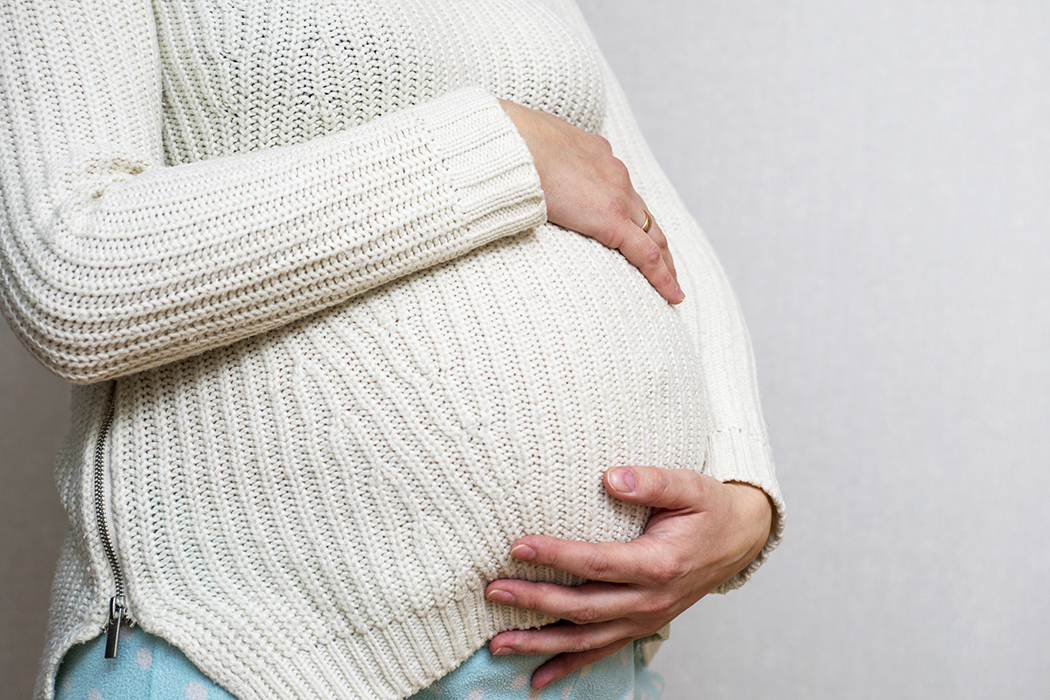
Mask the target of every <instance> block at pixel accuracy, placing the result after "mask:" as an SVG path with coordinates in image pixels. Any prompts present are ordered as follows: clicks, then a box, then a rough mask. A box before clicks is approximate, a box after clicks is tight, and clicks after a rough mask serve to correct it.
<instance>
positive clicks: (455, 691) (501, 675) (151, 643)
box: [55, 629, 663, 700]
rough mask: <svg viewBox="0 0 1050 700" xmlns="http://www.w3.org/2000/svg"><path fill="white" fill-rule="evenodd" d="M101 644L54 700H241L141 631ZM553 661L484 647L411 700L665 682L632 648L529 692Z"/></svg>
mask: <svg viewBox="0 0 1050 700" xmlns="http://www.w3.org/2000/svg"><path fill="white" fill-rule="evenodd" d="M105 644H106V640H105V637H104V636H100V637H98V638H96V639H94V640H92V641H90V642H87V643H86V644H81V645H79V646H76V647H73V648H72V649H70V651H69V653H68V654H67V655H66V657H65V659H64V660H63V661H62V666H61V668H60V670H59V672H58V680H57V684H56V688H55V691H56V692H55V697H56V699H57V700H85V699H86V700H236V698H234V697H233V696H232V695H230V694H229V693H228V692H226V690H224V689H223V688H221V687H220V686H218V685H216V684H215V683H213V682H212V681H211V679H209V678H208V677H207V676H205V675H204V674H203V673H201V672H200V671H199V670H198V669H197V667H196V666H194V665H193V664H192V663H190V661H189V660H188V659H187V658H186V657H185V656H184V655H183V654H182V652H181V651H179V650H178V649H177V648H175V647H173V646H172V645H170V644H168V643H167V642H165V641H164V640H163V639H161V638H160V637H156V636H154V635H151V634H147V633H145V632H143V631H142V630H139V629H125V630H123V631H122V632H121V653H120V656H119V657H118V658H116V659H106V658H103V650H104V648H105ZM548 658H550V657H549V656H493V655H492V654H490V653H489V650H488V647H483V648H482V649H480V650H478V651H477V652H475V653H474V655H473V656H471V657H470V658H469V659H467V660H466V661H465V662H464V663H463V664H462V665H461V666H460V667H459V668H457V669H456V670H455V671H453V672H452V673H450V674H448V675H447V676H445V677H444V678H442V679H440V680H439V681H437V682H435V683H434V684H432V685H431V686H430V687H428V688H424V689H423V690H421V691H419V692H418V693H416V694H415V695H413V696H412V697H411V698H409V700H538V699H539V698H545V699H547V700H573V699H575V700H606V699H608V700H658V699H659V697H660V693H661V691H662V690H663V679H662V678H661V677H660V675H659V674H658V673H655V672H654V671H651V670H649V668H648V667H647V666H645V665H644V664H643V663H642V659H641V654H640V653H635V648H634V644H629V645H628V646H626V647H624V649H623V650H622V651H620V652H619V653H618V654H613V655H612V656H609V657H607V658H605V659H602V660H601V661H598V662H596V663H593V664H591V665H590V666H585V667H584V668H582V669H580V670H579V671H577V672H575V673H573V674H571V675H569V676H568V677H566V678H562V679H561V680H559V681H557V682H555V683H551V684H550V685H548V686H547V687H546V688H544V689H542V690H537V689H536V688H533V687H532V686H531V685H529V679H530V678H531V677H532V673H533V671H535V670H536V669H537V668H539V666H540V664H542V663H543V662H544V661H546V660H547V659H548Z"/></svg>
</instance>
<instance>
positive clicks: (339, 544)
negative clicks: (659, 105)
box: [0, 0, 782, 700]
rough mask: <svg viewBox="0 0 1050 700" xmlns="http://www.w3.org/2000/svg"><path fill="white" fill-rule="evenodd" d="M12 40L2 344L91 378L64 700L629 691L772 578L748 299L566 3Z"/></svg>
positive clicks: (158, 4) (65, 572)
mask: <svg viewBox="0 0 1050 700" xmlns="http://www.w3.org/2000/svg"><path fill="white" fill-rule="evenodd" d="M0 19H2V21H0V61H2V63H0V109H2V115H0V177H2V181H0V184H2V188H3V189H2V193H3V207H4V216H3V218H2V219H0V222H2V223H0V226H2V228H0V234H2V239H0V245H2V247H0V272H2V303H3V310H4V314H5V316H6V318H7V319H8V322H9V323H10V325H11V327H12V328H13V329H14V330H15V332H16V333H18V334H19V336H20V338H21V339H22V341H23V342H24V343H25V345H26V346H27V347H28V348H29V349H30V350H31V351H32V352H33V353H34V354H35V355H36V356H37V357H38V358H39V359H40V361H41V362H43V363H44V364H45V365H47V366H48V367H49V368H51V369H52V370H53V371H54V372H56V373H57V374H59V375H61V376H62V377H64V378H66V379H68V380H70V381H71V382H73V383H74V384H76V386H75V387H74V391H73V402H72V412H73V421H72V430H71V432H70V435H69V437H68V439H67V441H66V443H65V446H64V448H63V450H62V451H61V453H60V455H59V457H58V461H57V480H58V487H59V490H60V493H61V497H62V500H63V504H64V506H65V509H66V512H67V513H68V516H69V520H70V528H69V531H68V534H67V537H66V540H65V543H64V546H63V550H62V555H61V559H60V561H59V564H58V570H57V574H56V579H55V584H54V588H53V593H52V596H53V602H52V609H51V624H50V628H49V632H48V642H47V648H46V650H45V657H44V664H43V668H42V671H41V675H40V680H39V684H38V689H37V695H38V697H40V698H51V697H53V696H54V695H55V694H56V692H57V693H58V695H59V696H60V697H65V696H66V695H68V696H70V697H71V696H72V695H73V694H74V689H75V688H80V687H84V688H92V689H93V692H95V693H96V694H97V696H98V697H105V698H111V697H115V696H114V695H113V693H115V692H116V691H112V692H111V691H109V690H107V691H105V693H103V692H102V691H99V690H97V688H96V686H95V685H94V684H96V683H104V682H106V683H111V682H117V685H118V686H119V685H120V684H121V683H123V684H124V686H121V687H131V685H129V684H132V683H133V682H134V681H133V679H131V680H129V678H130V676H129V677H125V676H124V675H121V674H125V673H131V671H125V669H127V668H132V667H135V664H134V663H132V662H129V661H127V659H128V657H129V654H128V653H127V651H126V649H127V648H128V647H129V646H130V645H132V644H135V645H136V646H134V647H131V648H133V649H138V652H137V653H136V654H131V655H130V656H132V657H134V658H133V659H132V661H134V662H137V663H138V666H137V667H135V668H138V669H140V670H145V669H148V670H149V672H150V674H152V675H151V676H150V677H151V679H152V680H151V683H152V684H153V685H152V688H153V690H151V691H150V692H151V693H153V695H151V696H150V697H161V695H159V694H157V693H159V692H160V689H162V688H165V687H168V686H169V685H170V686H171V687H172V688H176V689H177V690H178V689H179V688H183V687H184V688H185V693H184V694H183V695H178V693H182V690H178V692H177V693H176V694H174V695H172V697H190V698H194V697H196V698H201V697H211V696H210V695H209V693H229V694H232V695H233V696H234V697H236V698H239V699H240V700H264V699H265V700H271V699H273V698H294V699H306V698H405V697H409V696H412V695H413V694H415V693H423V694H425V693H430V694H431V695H437V694H438V693H441V697H456V695H455V692H458V691H455V692H454V691H453V690H451V689H452V688H453V687H454V686H455V687H460V686H457V685H455V683H454V682H453V681H455V680H456V678H457V677H458V678H462V677H463V676H464V674H468V673H473V674H475V675H477V676H478V677H487V678H489V679H490V680H491V679H493V678H495V679H496V680H495V681H492V682H494V683H495V684H496V685H498V686H500V687H506V689H507V693H512V692H516V691H520V692H521V693H522V697H524V693H526V692H527V691H528V688H527V687H525V688H522V683H521V682H519V681H518V679H519V678H520V675H518V672H519V671H521V669H522V668H524V669H526V672H527V673H528V674H531V682H532V685H533V686H535V687H541V686H545V685H548V684H550V683H552V682H555V681H557V682H558V683H562V684H565V683H569V682H570V681H571V679H572V678H573V677H575V678H581V677H582V676H583V675H584V672H585V671H587V669H591V668H593V670H594V672H593V673H589V674H588V677H591V679H592V681H595V682H598V683H599V685H596V686H593V687H595V688H597V687H602V688H605V687H606V686H602V685H600V683H601V682H604V680H603V678H605V677H606V676H607V677H608V678H611V677H612V675H614V674H613V668H612V667H613V666H614V665H620V664H619V662H616V664H612V663H607V662H610V660H612V659H615V658H619V657H621V656H622V658H624V659H626V658H627V656H626V654H627V652H628V651H631V652H632V653H634V654H635V656H636V657H637V658H638V659H639V660H640V662H645V661H647V660H648V658H649V657H650V656H651V654H652V652H653V651H654V650H655V647H656V645H657V644H658V643H659V640H660V639H661V638H662V635H663V631H662V628H663V627H665V625H666V623H667V622H668V621H669V620H670V619H671V618H673V617H674V616H675V615H677V614H678V613H680V612H681V611H682V610H684V609H685V608H687V607H688V606H689V605H691V604H692V603H693V602H695V601H696V600H697V599H699V598H700V597H702V596H703V595H705V594H706V593H707V592H709V591H711V590H715V589H721V590H727V589H729V588H732V587H734V586H736V585H739V584H740V583H742V582H743V581H744V580H745V579H746V577H747V576H749V575H750V573H751V572H752V571H753V570H754V569H755V568H756V567H757V566H758V565H759V563H760V561H761V560H762V559H763V558H764V556H765V554H766V553H768V551H769V550H770V549H771V548H772V547H773V546H775V544H776V542H777V541H778V539H779V534H780V527H781V523H782V519H781V513H782V504H781V501H780V495H779V491H778V487H777V484H776V479H775V475H774V472H773V467H772V462H771V459H770V456H769V450H768V445H767V441H766V438H765V428H764V424H763V421H762V418H761V414H760V411H759V406H758V399H757V394H756V384H755V379H754V371H753V362H752V359H751V353H750V347H749V343H748V339H747V334H746V331H745V328H744V325H743V322H742V320H741V318H740V315H739V312H738V310H737V306H736V303H735V301H734V299H733V296H732V294H731V292H730V291H729V289H728V286H727V283H726V280H725V278H724V275H723V273H722V271H721V269H720V268H719V266H718V263H717V262H716V260H715V259H714V257H713V254H712V253H711V251H710V249H709V248H708V246H707V244H706V242H705V240H704V239H703V237H702V235H701V233H700V232H699V230H698V229H697V227H696V225H695V224H694V223H693V221H692V220H691V219H690V217H689V216H688V214H687V213H686V212H685V211H684V209H683V207H682V205H681V203H680V201H679V200H678V198H677V196H676V195H675V193H674V192H673V190H672V189H671V188H670V186H669V185H668V184H667V183H666V181H665V180H664V178H663V176H662V174H661V173H660V171H659V169H658V167H657V166H656V165H655V163H654V162H653V160H652V157H651V155H650V154H649V152H648V150H647V148H646V146H645V144H644V142H643V140H642V138H641V136H640V135H639V133H638V130H637V128H636V127H635V125H634V123H633V121H632V118H631V116H630V112H629V110H628V108H627V106H626V103H625V101H624V98H623V96H622V94H621V93H620V91H619V88H618V87H617V85H616V82H615V79H614V78H613V77H612V75H611V74H610V72H609V71H608V68H607V66H606V64H605V63H604V62H603V60H602V58H601V56H600V55H599V53H598V51H597V48H596V46H595V44H594V42H593V39H592V38H591V37H590V34H589V32H588V30H587V28H586V26H585V25H584V23H583V19H582V17H581V15H580V13H579V10H578V9H577V8H576V7H575V5H574V4H573V3H572V1H571V0H547V1H544V2H540V1H538V0H153V2H149V0H78V1H77V2H67V1H65V0H54V1H52V2H41V1H39V0H12V1H10V2H6V3H5V4H4V5H3V8H2V10H0ZM599 134H600V136H599ZM613 153H615V157H614V156H613V155H612V154H613ZM625 164H626V165H625ZM628 173H629V175H628ZM668 239H669V240H670V248H669V247H668V243H667V240H668ZM670 250H673V251H674V254H675V257H674V259H672V258H671V255H670V252H669V251H670ZM683 290H684V293H683ZM683 296H684V298H685V302H684V303H680V302H682V300H683ZM643 532H644V534H643ZM585 581H586V582H585ZM580 584H582V585H580ZM556 620H561V621H562V622H561V623H559V624H549V623H552V622H554V621H556ZM144 640H151V641H150V643H151V644H154V645H155V646H153V647H150V649H153V650H154V651H153V652H150V653H148V654H142V653H141V652H142V650H143V649H145V648H146V647H142V646H141V645H142V644H144V643H145V641H144ZM167 645H170V648H169V647H168V646H167ZM122 647H124V648H122ZM162 648H163V649H169V651H170V652H171V653H167V652H165V654H166V655H165V656H164V659H167V661H165V662H164V663H163V664H162V663H161V660H162V659H161V654H160V650H161V649H162ZM71 650H72V651H71ZM104 657H116V658H104ZM511 659H513V660H515V661H514V663H515V664H517V665H513V664H512V665H509V666H500V664H499V662H500V660H511ZM63 660H65V663H63ZM106 664H109V665H108V666H107V665H106ZM530 664H531V665H530ZM588 664H591V666H587V665H588ZM603 664H604V665H603ZM60 666H61V667H62V669H63V670H62V675H61V677H60V679H59V683H58V687H57V688H56V680H55V679H56V674H58V671H59V668H60ZM585 666H586V668H584V667H585ZM632 668H633V665H632ZM639 668H640V667H639ZM578 669H581V670H579V673H574V672H576V671H577V670H578ZM603 669H604V670H603ZM639 672H641V670H639ZM165 673H168V674H169V675H168V676H165V675H164V674H165ZM179 674H183V675H179ZM185 674H189V677H196V678H199V682H198V681H196V680H193V681H190V682H187V683H185V684H184V685H179V683H182V681H181V680H180V681H179V682H178V683H176V682H175V681H172V680H171V679H173V678H178V679H182V678H184V677H187V676H186V675H185ZM193 674H196V676H193ZM457 674H459V676H457ZM500 674H504V676H506V677H504V678H502V679H501V678H500ZM603 674H604V675H603ZM526 677H528V676H526ZM114 679H116V680H114ZM595 679H597V680H595ZM74 681H76V684H75V683H74ZM118 681H119V682H118ZM479 682H480V681H479ZM631 682H632V681H630V680H628V681H627V683H628V689H629V687H630V686H629V684H630V683H631ZM81 683H83V684H86V685H83V686H81V685H77V684H81ZM212 683H215V684H217V685H209V684H212ZM468 686H469V688H471V689H470V690H467V691H466V692H464V694H463V697H472V698H477V697H482V695H478V694H477V693H482V694H483V695H484V697H486V698H492V697H497V695H494V694H493V693H495V692H496V691H494V690H493V691H489V690H484V689H481V687H480V686H477V687H475V686H473V685H470V684H467V685H466V686H462V687H464V688H467V687H468ZM107 687H109V686H107ZM112 687H116V686H112ZM220 687H221V688H220ZM583 687H584V684H582V681H581V684H580V685H579V687H578V688H577V690H576V691H573V690H572V689H571V686H564V688H565V689H567V691H566V692H563V694H562V695H561V697H569V696H570V694H571V693H572V692H576V697H617V698H618V697H622V696H623V694H624V692H625V691H624V690H623V689H622V688H620V689H609V690H608V691H605V690H603V691H601V692H602V693H606V692H607V694H606V695H601V694H597V693H598V692H599V691H594V690H592V691H588V692H589V693H590V694H589V695H588V694H581V693H582V692H583V691H581V690H579V688H583ZM610 687H611V686H610ZM475 691H476V692H475ZM76 692H79V691H76ZM84 692H85V694H89V693H88V691H84ZM136 692H138V691H136ZM173 692H174V691H173ZM485 693H488V694H485ZM64 694H65V695H64ZM422 696H423V695H420V697H422ZM130 697H136V695H135V694H134V693H131V694H130ZM138 697H145V696H144V695H141V694H140V695H138ZM216 697H217V695H216ZM506 697H512V695H510V694H508V695H506Z"/></svg>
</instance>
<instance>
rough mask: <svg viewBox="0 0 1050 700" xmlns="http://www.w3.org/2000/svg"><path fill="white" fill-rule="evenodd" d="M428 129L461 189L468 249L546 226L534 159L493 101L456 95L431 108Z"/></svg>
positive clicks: (474, 94) (467, 92)
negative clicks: (542, 225) (544, 224)
mask: <svg viewBox="0 0 1050 700" xmlns="http://www.w3.org/2000/svg"><path fill="white" fill-rule="evenodd" d="M423 124H424V128H426V129H427V131H428V132H429V133H430V135H431V137H432V139H433V141H432V143H433V145H434V147H435V148H436V149H437V150H438V151H439V153H440V155H441V159H442V162H443V163H444V164H445V166H446V167H447V168H448V172H449V176H450V178H451V180H452V183H453V186H454V187H455V189H456V195H457V197H456V204H455V211H456V213H457V214H458V215H459V216H461V217H462V218H463V224H464V228H463V230H462V235H463V239H464V240H463V241H462V244H463V248H464V249H466V250H469V249H473V248H476V247H477V246H479V245H483V244H484V243H487V242H489V241H491V240H495V239H497V238H500V237H501V236H506V235H510V234H514V233H518V232H521V231H524V230H526V229H530V228H535V227H536V226H539V225H540V224H542V223H544V222H545V221H546V220H547V209H546V203H545V201H544V198H543V190H542V189H541V188H540V177H539V174H538V173H537V172H536V168H535V166H534V164H533V160H532V153H531V152H530V151H529V149H528V146H527V145H526V144H525V139H524V138H522V136H521V134H520V133H518V130H517V127H515V126H514V122H513V121H511V119H510V117H509V116H508V115H507V113H506V112H505V111H504V110H503V108H502V107H501V106H500V104H499V101H498V100H497V99H496V98H495V97H494V96H492V95H491V94H489V93H487V92H485V91H484V90H482V89H480V88H466V89H463V90H457V91H455V92H453V93H450V94H449V95H446V96H444V97H440V98H438V99H436V100H434V101H433V102H430V103H428V104H427V105H426V116H425V117H424V118H423ZM457 247H458V246H457Z"/></svg>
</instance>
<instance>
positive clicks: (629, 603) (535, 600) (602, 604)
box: [485, 579, 657, 625]
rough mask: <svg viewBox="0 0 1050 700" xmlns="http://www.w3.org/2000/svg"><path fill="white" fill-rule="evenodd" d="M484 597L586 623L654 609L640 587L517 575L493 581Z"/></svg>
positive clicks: (576, 622)
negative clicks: (557, 581)
mask: <svg viewBox="0 0 1050 700" xmlns="http://www.w3.org/2000/svg"><path fill="white" fill-rule="evenodd" d="M485 597H486V598H488V599H489V600H491V601H492V602H494V603H500V604H502V605H511V606H513V607H516V608H524V609H526V610H532V611H534V612H538V613H542V614H544V615H547V616H549V617H556V618H558V619H559V620H567V621H569V622H572V623H575V624H577V625H589V624H594V623H596V622H606V621H608V620H615V619H617V618H621V617H628V616H631V615H635V614H637V613H639V612H648V611H649V610H650V609H652V610H654V611H655V610H656V608H657V606H655V605H651V604H650V602H649V600H648V599H647V593H645V592H643V590H642V589H638V588H634V587H631V586H624V585H620V584H611V583H585V584H584V585H582V586H578V587H575V586H559V585H556V584H553V583H533V582H530V581H521V580H517V579H501V580H499V581H493V582H492V583H490V584H489V585H488V587H487V588H486V589H485Z"/></svg>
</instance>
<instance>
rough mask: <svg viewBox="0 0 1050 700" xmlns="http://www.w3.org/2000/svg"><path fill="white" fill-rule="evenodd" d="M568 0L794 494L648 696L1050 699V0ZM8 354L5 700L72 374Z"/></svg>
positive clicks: (42, 611)
mask: <svg viewBox="0 0 1050 700" xmlns="http://www.w3.org/2000/svg"><path fill="white" fill-rule="evenodd" d="M581 4H582V7H583V9H584V11H585V12H586V14H587V16H588V18H589V19H590V21H591V23H592V27H593V28H594V30H595V32H596V34H597V35H598V39H599V41H600V42H601V43H602V45H603V47H604V49H605V51H606V53H607V55H608V57H609V59H610V60H611V62H612V63H613V65H614V67H615V69H616V71H617V73H618V75H619V76H620V79H621V82H622V83H623V85H624V87H625V89H626V90H627V93H628V95H629V96H630V98H631V100H632V104H633V105H634V107H635V110H636V113H637V116H638V119H639V122H640V123H641V126H642V128H643V130H644V131H645V132H646V133H647V135H648V136H649V138H650V143H651V145H652V147H653V149H654V151H655V152H656V154H657V157H658V158H659V159H660V161H661V162H662V163H663V165H664V167H665V168H666V169H667V171H668V173H669V174H670V176H671V179H672V180H673V181H674V182H675V183H676V185H677V186H678V188H679V191H680V192H681V194H682V196H683V198H684V199H685V201H686V202H687V204H688V205H689V206H690V208H691V210H692V211H693V213H694V214H695V215H696V217H697V218H698V219H699V220H700V222H701V224H702V225H703V226H704V228H705V230H706V231H707V234H708V236H709V237H710V238H711V240H712V241H713V243H714V244H715V247H716V249H717V250H718V251H719V252H720V255H721V257H722V261H723V263H724V264H725V266H726V268H727V270H728V272H729V275H730V277H731V279H732V280H733V283H734V286H735V288H736V291H737V293H738V295H739V297H740V299H741V303H742V305H743V308H744V311H745V313H746V315H747V318H748V322H749V326H750V329H751V333H752V338H753V341H754V344H755V351H756V356H757V359H758V364H759V374H760V378H761V384H762V389H763V396H764V405H765V411H766V418H767V420H768V422H769V424H770V434H771V438H772V441H773V447H774V451H775V455H776V457H777V460H778V465H779V470H780V479H781V484H782V486H783V488H784V492H785V496H786V498H787V502H788V508H789V513H788V523H787V524H788V529H787V536H786V539H785V541H784V543H783V545H782V546H781V548H780V549H779V550H778V551H777V552H776V553H775V554H774V555H773V556H772V558H771V559H770V560H769V562H768V563H767V564H766V565H765V566H764V567H763V568H762V569H761V570H760V571H759V572H758V574H757V575H756V576H755V578H754V580H753V581H752V582H751V583H749V584H748V585H747V586H746V587H745V588H744V589H742V590H740V591H737V592H734V593H731V594H729V595H727V596H723V597H712V598H708V599H705V600H703V601H701V602H700V603H699V604H698V605H697V606H695V607H694V608H693V609H692V610H690V611H689V612H688V613H686V614H685V615H684V616H683V617H682V618H680V619H679V621H678V622H677V623H676V625H675V627H674V630H673V639H672V641H671V642H670V643H668V644H667V645H665V647H664V649H663V650H662V651H661V652H660V654H659V655H658V656H657V659H656V661H655V662H654V665H655V666H656V668H657V669H658V670H660V671H661V672H662V673H664V675H665V677H666V680H667V691H666V693H665V700H685V699H688V700H693V699H695V698H770V699H774V698H775V699H777V700H781V699H790V698H820V699H821V700H825V699H826V700H840V699H843V698H879V699H882V698H902V699H903V698H923V699H928V698H951V699H953V700H955V699H967V698H1004V697H1008V698H1012V699H1026V698H1033V699H1035V698H1047V697H1050V671H1048V670H1047V669H1050V630H1048V623H1050V548H1048V546H1047V545H1046V543H1045V533H1047V532H1050V508H1047V506H1046V504H1045V501H1046V495H1045V494H1046V493H1047V490H1048V486H1050V468H1048V467H1050V441H1048V438H1047V435H1048V434H1050V430H1048V426H1050V363H1048V362H1047V348H1048V347H1050V5H1047V4H1046V3H1045V2H1042V0H1024V1H1016V2H1012V1H1009V0H984V1H975V0H951V1H949V0H919V1H916V0H909V1H904V0H880V1H879V2H874V1H869V2H841V1H833V0H790V1H788V2H771V1H768V0H767V1H766V2H749V1H747V0H718V1H712V0H704V1H703V2H695V1H692V0H647V1H646V2H624V1H623V0H606V1H603V0H582V2H581ZM686 303H695V301H694V300H687V302H686ZM0 353H2V355H0V357H2V360H3V361H2V365H0V470H2V471H0V473H2V474H3V486H2V487H0V698H3V699H4V700H6V699H7V698H26V697H28V695H29V692H30V688H31V686H32V682H33V678H34V676H35V674H36V664H37V659H38V658H39V655H40V651H41V649H42V644H43V630H44V623H45V618H46V605H47V598H48V587H49V584H50V576H51V572H52V570H53V566H54V561H55V558H56V556H57V551H58V546H59V543H60V538H61V535H62V530H63V527H64V524H63V520H62V515H61V511H60V509H59V507H58V503H57V497H56V496H55V494H54V487H53V485H52V481H51V461H52V454H53V453H54V450H55V448H56V447H57V444H58V442H59V441H60V439H61V437H62V433H63V432H64V430H65V426H66V424H67V421H68V418H67V416H66V412H67V406H66V402H67V393H68V392H67V390H66V388H65V387H64V386H63V385H62V383H61V382H60V381H58V380H57V379H54V378H52V377H50V376H49V375H48V374H47V373H46V372H45V371H44V370H43V369H41V368H40V367H39V366H38V365H37V364H36V363H35V361H33V360H32V359H31V358H30V357H29V356H28V355H27V354H26V353H25V351H24V350H22V349H21V347H20V346H19V345H18V344H17V342H16V341H15V340H14V338H13V337H12V336H11V333H10V331H9V330H8V329H7V328H6V327H0Z"/></svg>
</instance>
